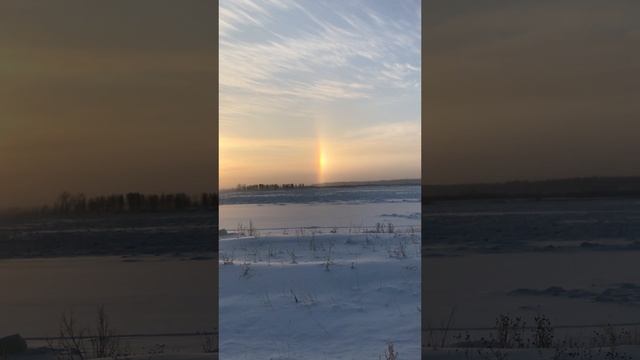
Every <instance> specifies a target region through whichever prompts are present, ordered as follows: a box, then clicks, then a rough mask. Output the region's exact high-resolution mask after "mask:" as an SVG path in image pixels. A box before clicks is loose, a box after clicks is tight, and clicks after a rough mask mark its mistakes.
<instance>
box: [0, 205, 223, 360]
mask: <svg viewBox="0 0 640 360" xmlns="http://www.w3.org/2000/svg"><path fill="white" fill-rule="evenodd" d="M215 215H216V213H215V212H213V213H204V212H193V213H162V214H117V215H104V216H79V217H75V218H72V217H70V218H62V217H37V218H18V219H2V220H1V221H0V240H1V241H0V284H3V290H2V291H0V294H1V295H0V337H3V336H7V335H11V334H16V333H18V334H20V335H21V336H23V337H25V338H27V344H28V347H29V351H28V353H27V354H24V355H11V356H10V359H14V358H15V359H54V358H56V357H55V353H52V352H51V351H48V350H46V349H44V348H46V347H48V346H49V342H48V341H46V340H40V339H39V338H44V337H55V336H58V335H59V327H60V323H61V316H62V314H63V313H65V312H66V313H68V312H70V311H72V312H73V314H74V318H75V320H76V321H77V325H78V329H89V330H91V329H94V328H95V324H96V312H97V308H98V306H100V305H103V306H104V308H105V311H106V313H107V316H108V318H109V321H110V323H111V327H112V329H113V330H114V331H115V334H116V335H130V334H134V335H144V336H136V337H125V338H122V339H121V340H120V343H121V345H122V350H123V351H124V352H128V353H132V354H133V355H132V356H136V355H144V357H143V358H145V359H148V358H149V356H150V354H151V353H153V358H154V359H155V358H162V357H165V358H172V357H171V356H177V358H179V359H191V358H193V359H199V358H202V356H204V357H205V358H212V357H213V356H214V354H204V350H203V344H204V342H205V340H206V336H205V335H201V334H198V333H203V332H206V333H211V332H215V331H216V324H217V309H216V306H215V304H216V299H217V298H216V296H217V284H216V282H215V278H214V279H212V276H215V275H214V274H215V273H216V268H217V264H216V260H215V259H216V258H217V254H216V253H215V252H214V250H215V237H216V233H217V227H216V226H215V224H216V223H217V221H216V219H215ZM175 334H180V335H181V336H173V335H175ZM184 335H189V336H184ZM54 345H55V342H54ZM129 350H130V351H129ZM212 350H213V349H212ZM185 354H190V355H188V357H184V356H187V355H185ZM191 354H200V355H199V356H200V357H192V355H191ZM0 357H1V356H0ZM174 358H176V357H174Z"/></svg>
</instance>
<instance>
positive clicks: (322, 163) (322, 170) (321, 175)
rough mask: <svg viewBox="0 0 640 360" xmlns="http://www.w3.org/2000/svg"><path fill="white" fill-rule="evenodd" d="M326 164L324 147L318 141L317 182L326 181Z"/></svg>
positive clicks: (326, 157)
mask: <svg viewBox="0 0 640 360" xmlns="http://www.w3.org/2000/svg"><path fill="white" fill-rule="evenodd" d="M328 163H329V158H328V156H327V149H326V146H325V145H324V144H323V143H322V141H318V182H324V181H326V176H327V166H328Z"/></svg>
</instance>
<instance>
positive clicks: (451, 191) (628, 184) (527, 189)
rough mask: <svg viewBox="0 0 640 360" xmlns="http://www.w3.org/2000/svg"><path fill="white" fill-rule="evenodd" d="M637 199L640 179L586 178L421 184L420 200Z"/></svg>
mask: <svg viewBox="0 0 640 360" xmlns="http://www.w3.org/2000/svg"><path fill="white" fill-rule="evenodd" d="M562 198H566V199H595V198H640V177H631V176H630V177H587V178H568V179H553V180H539V181H508V182H502V183H479V184H453V185H422V201H423V202H430V201H444V200H490V199H496V200H498V199H562Z"/></svg>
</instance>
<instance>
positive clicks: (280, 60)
mask: <svg viewBox="0 0 640 360" xmlns="http://www.w3.org/2000/svg"><path fill="white" fill-rule="evenodd" d="M219 21H220V24H219V31H220V33H219V41H220V47H219V49H220V53H219V56H220V58H219V71H220V74H219V75H220V113H219V116H220V118H219V119H220V125H219V131H220V186H221V187H222V188H229V187H233V186H235V185H237V184H255V183H305V184H314V183H322V182H333V181H356V180H381V179H402V178H419V177H420V161H421V152H420V146H421V143H420V132H421V123H420V91H421V84H420V81H421V79H420V73H421V69H420V66H421V58H420V55H421V45H420V40H421V36H420V30H421V11H420V1H419V0H399V1H387V0H326V1H315V0H267V1H253V0H221V1H220V17H219Z"/></svg>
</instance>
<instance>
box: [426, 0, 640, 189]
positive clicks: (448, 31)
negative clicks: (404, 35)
mask: <svg viewBox="0 0 640 360" xmlns="http://www.w3.org/2000/svg"><path fill="white" fill-rule="evenodd" d="M427 4H428V5H425V6H426V8H425V12H424V13H425V17H424V19H423V23H424V32H423V34H424V38H423V47H424V58H423V61H424V63H425V67H424V73H423V76H424V77H423V93H424V99H425V101H424V102H423V107H424V118H423V125H422V127H423V139H422V141H423V147H422V157H423V162H422V178H423V182H424V183H426V184H457V183H480V182H485V183H486V182H504V181H511V180H518V179H520V180H543V179H561V178H575V177H591V176H634V175H635V176H637V175H640V162H638V161H637V159H636V154H638V153H640V142H639V141H638V140H637V138H638V134H640V121H638V119H639V117H640V102H638V101H637V99H638V95H639V93H638V89H639V88H638V86H637V81H636V79H637V78H638V77H639V76H640V67H639V66H638V64H640V47H638V46H637V43H638V40H640V23H638V21H637V19H638V18H640V3H632V2H628V1H622V0H614V1H606V2H604V1H597V0H580V1H578V0H562V1H546V0H545V1H535V2H532V1H525V0H515V1H509V2H504V1H497V0H488V1H481V2H478V1H473V0H462V1H455V2H452V1H446V0H433V1H429V2H428V3H427Z"/></svg>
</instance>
